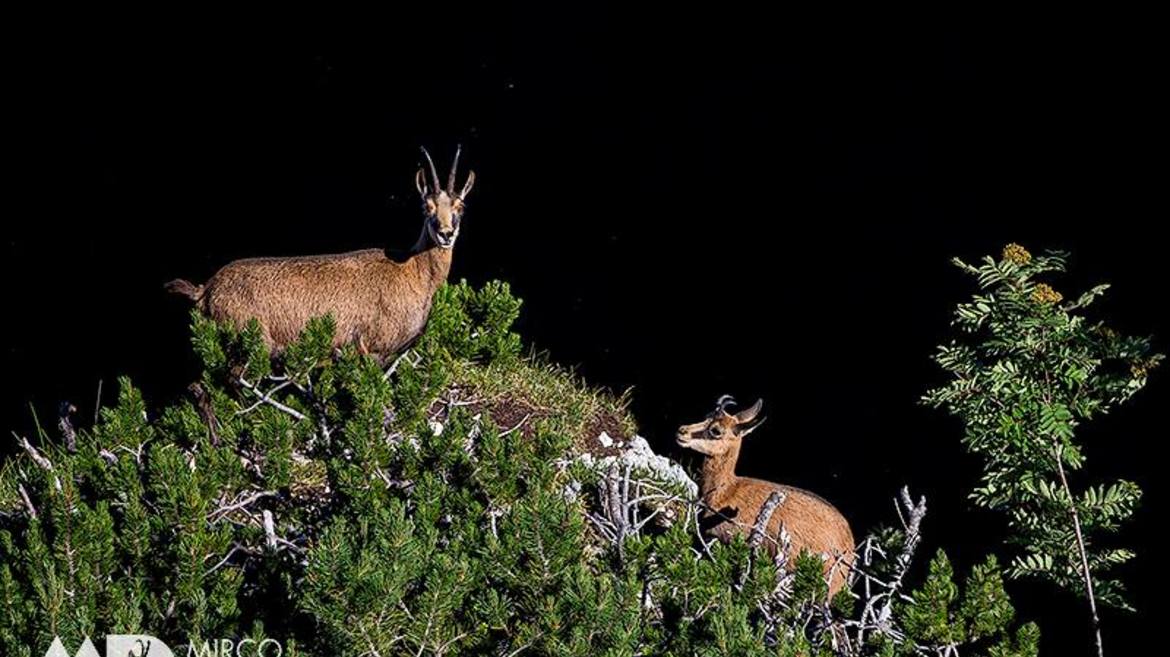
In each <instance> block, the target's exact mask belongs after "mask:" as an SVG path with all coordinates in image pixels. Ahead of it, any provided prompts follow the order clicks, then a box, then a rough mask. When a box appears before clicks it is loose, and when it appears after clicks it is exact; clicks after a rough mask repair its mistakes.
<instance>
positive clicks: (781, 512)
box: [677, 395, 854, 596]
mask: <svg viewBox="0 0 1170 657" xmlns="http://www.w3.org/2000/svg"><path fill="white" fill-rule="evenodd" d="M734 403H735V401H734V400H733V399H731V397H728V396H726V395H725V396H723V397H721V398H719V401H718V402H716V405H715V410H714V411H712V412H711V413H710V414H708V415H707V417H706V418H704V419H703V421H702V422H698V423H696V424H684V425H683V426H681V427H679V428H678V437H677V439H678V444H679V445H681V446H683V447H686V448H688V449H693V450H695V451H696V452H698V453H700V454H702V455H703V465H702V470H701V472H700V475H699V497H700V500H701V502H702V504H703V506H704V507H705V511H704V512H703V520H704V525H705V526H708V527H709V529H708V531H709V533H710V534H712V535H713V536H716V537H718V538H719V539H720V540H722V541H724V542H727V541H730V540H731V539H732V537H734V536H735V535H737V534H740V535H743V536H744V537H747V536H749V535H750V534H751V532H752V528H753V525H754V524H755V522H756V519H757V517H758V516H759V514H760V511H761V509H763V507H764V505H765V504H766V503H767V501H768V498H769V497H770V496H771V495H772V493H779V494H780V499H781V501H780V505H779V506H778V507H776V509H775V512H774V513H773V514H772V517H771V519H770V520H769V521H768V524H767V526H766V527H765V528H764V535H765V536H766V537H768V538H769V539H771V540H765V541H764V544H765V545H766V546H767V548H768V552H769V553H770V554H772V555H773V556H774V555H775V554H776V550H777V547H778V545H779V541H778V537H779V535H780V527H781V525H783V527H784V530H785V531H786V532H787V533H788V536H789V539H790V541H791V543H790V553H789V555H788V556H789V557H790V558H789V560H788V564H789V567H790V568H791V567H792V566H793V565H795V561H796V559H795V557H796V555H798V554H800V552H801V550H807V551H808V552H810V553H812V554H815V555H823V558H825V573H826V574H829V575H830V578H829V595H830V596H832V595H833V594H835V593H836V592H837V591H838V590H840V589H841V587H842V586H843V585H844V583H845V580H846V577H847V575H848V571H849V565H850V564H852V563H853V549H854V544H853V532H852V531H850V530H849V523H848V522H846V520H845V518H844V516H842V515H841V513H840V512H839V511H837V509H835V508H833V505H832V504H829V503H828V502H826V501H825V500H823V499H821V498H820V497H818V496H816V495H814V494H812V493H810V492H808V491H805V490H801V489H799V488H794V487H792V486H784V485H781V484H774V483H772V482H770V481H763V480H761V479H750V478H748V477H740V476H737V475H736V474H735V463H736V461H737V460H738V459H739V447H740V442H741V441H742V440H743V438H744V436H747V435H748V434H749V433H751V432H752V431H754V430H755V428H756V427H758V426H760V424H762V423H763V419H762V418H761V419H760V421H759V422H757V421H756V418H757V417H758V416H759V414H760V409H761V408H762V407H763V400H760V401H757V402H756V403H755V405H753V406H752V407H751V408H747V409H744V410H742V411H740V412H738V413H735V414H732V413H729V412H728V411H727V408H728V407H729V406H731V405H733V404H734Z"/></svg>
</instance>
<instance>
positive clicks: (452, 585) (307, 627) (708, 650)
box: [0, 283, 1035, 657]
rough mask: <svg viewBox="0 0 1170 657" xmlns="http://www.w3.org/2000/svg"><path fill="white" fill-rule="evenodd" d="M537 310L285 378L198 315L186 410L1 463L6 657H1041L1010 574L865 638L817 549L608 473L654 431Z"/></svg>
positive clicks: (678, 487) (452, 326)
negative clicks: (90, 645)
mask: <svg viewBox="0 0 1170 657" xmlns="http://www.w3.org/2000/svg"><path fill="white" fill-rule="evenodd" d="M519 307H520V302H519V301H518V300H516V299H514V298H513V297H512V296H511V294H510V292H509V290H508V287H507V285H506V284H501V283H492V284H488V285H487V286H485V287H484V288H482V289H479V290H475V289H472V288H471V287H469V286H468V285H466V284H465V283H463V284H459V285H450V286H446V287H444V288H442V289H441V290H440V291H439V292H438V293H437V295H436V298H435V305H434V309H433V311H432V317H431V320H430V323H429V325H428V328H427V330H426V333H425V334H424V335H423V336H422V337H421V338H420V339H419V340H418V342H417V343H416V344H415V345H414V346H413V347H412V348H411V349H409V350H408V351H406V352H404V353H403V354H400V355H399V356H398V357H397V358H395V359H393V360H392V362H391V363H389V364H387V366H385V367H382V366H380V365H379V364H377V363H376V362H375V361H374V360H373V359H371V358H369V357H365V356H362V355H359V354H358V353H357V352H356V351H355V350H354V349H352V348H345V349H342V350H340V351H337V352H334V351H333V350H332V349H331V347H330V345H331V338H332V333H333V330H334V326H333V322H332V321H331V320H330V319H329V318H328V317H325V318H320V319H318V320H315V321H314V322H312V323H311V324H310V325H309V326H308V327H307V328H306V330H305V332H304V333H303V335H302V336H301V337H300V339H299V340H298V341H297V342H296V344H294V345H293V346H291V347H290V348H289V349H287V351H286V352H285V353H284V354H282V356H281V357H280V358H278V359H276V360H275V361H273V360H272V359H270V357H269V354H268V353H267V352H266V351H265V348H264V344H263V341H262V340H261V338H260V332H259V329H258V326H256V325H255V324H251V325H248V326H244V327H241V328H239V329H236V328H232V327H227V326H218V325H216V324H214V323H213V322H211V321H209V320H207V319H205V318H203V317H201V316H199V315H198V314H193V315H192V344H193V346H194V349H195V352H196V353H197V354H198V356H199V358H200V360H201V361H202V366H203V367H202V373H201V376H200V378H199V380H198V381H197V382H196V383H195V384H193V385H192V387H191V389H190V394H189V396H187V397H186V398H184V399H181V400H179V401H177V402H175V403H173V404H172V405H170V406H167V407H165V408H162V409H161V410H155V409H154V408H153V407H151V406H149V405H148V404H147V403H146V402H145V401H144V400H143V398H142V396H141V394H140V393H139V392H138V391H137V390H136V389H135V388H134V386H133V385H132V383H131V382H130V381H128V380H122V381H120V387H119V393H118V400H117V404H116V405H114V406H111V407H107V408H103V409H101V412H100V419H99V420H98V422H97V423H96V424H95V425H94V426H92V427H81V428H76V429H75V428H74V427H73V426H72V424H71V421H70V420H69V418H68V415H66V416H64V417H63V419H62V422H61V435H56V434H53V435H50V433H49V432H47V431H39V432H38V434H37V435H35V436H34V437H33V439H32V440H23V439H22V441H21V447H22V452H21V453H20V454H19V455H18V456H17V457H15V458H12V459H9V460H7V461H5V462H4V464H3V466H2V467H0V654H4V655H13V656H18V657H28V656H31V655H41V654H44V650H45V648H46V647H47V646H49V644H50V642H51V641H52V640H53V638H54V637H60V638H61V639H62V640H63V642H64V644H65V645H66V646H68V647H70V648H74V647H76V646H78V645H79V644H80V643H81V641H82V640H83V638H84V637H87V636H88V637H94V638H95V640H98V638H99V637H101V636H102V635H105V634H138V633H143V634H150V635H153V636H157V637H159V638H160V639H162V640H163V641H165V642H166V643H167V644H169V645H170V646H171V647H172V648H176V654H186V649H185V647H186V646H187V645H190V646H192V647H193V648H194V649H196V650H198V649H199V648H200V647H204V648H205V647H206V645H207V642H210V641H214V640H217V639H218V638H220V637H227V638H233V639H236V640H238V639H240V638H243V637H250V638H252V639H254V640H257V641H258V640H261V639H263V638H266V637H272V638H275V639H278V640H279V641H281V643H282V644H283V645H284V653H285V654H296V655H301V654H304V655H339V654H353V655H383V656H385V655H520V654H533V655H748V656H750V655H783V656H790V657H794V656H795V655H845V654H849V655H877V654H881V655H892V654H914V651H915V650H916V649H918V648H919V646H917V645H916V644H913V643H911V641H921V642H924V643H923V645H924V646H925V645H929V646H935V645H936V644H937V645H942V644H943V643H946V645H950V646H958V645H960V644H962V645H967V644H966V643H964V641H966V639H972V640H976V641H981V642H983V643H980V644H977V645H989V646H993V647H992V648H991V649H990V650H991V652H988V653H987V654H988V655H998V656H1000V657H1008V656H1015V655H1018V656H1021V657H1022V656H1025V655H1035V639H1034V630H1032V629H1029V626H1025V628H1024V629H1021V630H1020V631H1019V633H1017V634H1014V635H1012V637H1011V638H1006V639H1005V637H1007V636H1008V635H1007V634H1006V629H1005V628H1006V627H1007V624H1008V623H1010V622H1011V619H1012V615H1013V614H1012V611H1011V607H1010V604H1009V603H1008V601H1007V599H1006V596H1004V595H1003V590H1002V586H1001V584H1000V580H999V574H998V569H997V568H996V567H995V564H994V562H989V563H988V564H985V565H984V566H982V567H980V568H979V569H976V571H974V572H973V573H972V575H971V577H970V578H969V579H968V582H967V585H966V588H965V593H964V594H963V595H964V596H965V597H961V598H960V597H957V596H958V594H957V593H956V594H952V591H953V584H950V583H949V578H950V576H951V574H950V572H949V568H947V567H944V566H945V564H942V563H940V565H938V567H937V568H935V567H932V570H931V574H930V575H929V577H928V578H927V580H926V584H925V585H924V586H923V588H922V589H921V590H919V591H912V592H910V593H909V594H908V596H906V598H905V600H902V598H898V599H899V600H900V601H899V602H898V603H897V604H891V605H890V607H889V608H890V609H891V610H892V613H893V615H892V616H890V617H887V618H884V619H882V620H881V622H882V623H883V625H882V626H881V628H879V629H878V630H875V631H874V632H871V633H870V636H871V637H873V639H872V640H871V641H867V642H866V643H865V644H864V645H854V646H845V645H844V644H843V643H842V641H841V640H840V637H841V636H843V635H842V634H841V633H842V632H844V631H846V629H845V628H847V627H849V626H848V622H849V619H850V618H853V616H852V614H853V613H854V611H855V610H857V609H860V608H861V607H862V603H864V596H861V597H862V599H861V600H854V599H853V598H854V596H853V595H851V594H849V593H843V594H839V595H838V596H837V598H836V599H834V600H827V599H826V596H827V594H826V590H827V589H826V587H825V583H824V581H823V579H822V576H821V563H820V560H819V558H817V557H814V556H811V555H799V556H796V557H794V558H795V569H794V571H792V572H790V571H789V569H786V568H778V567H777V564H776V563H774V562H773V561H772V560H771V559H769V558H768V557H767V556H766V555H765V553H763V552H762V551H759V550H757V549H755V548H754V547H753V546H752V545H751V544H750V543H749V541H748V540H743V539H739V540H736V541H735V542H733V543H731V544H729V545H723V544H721V543H718V542H711V541H706V540H703V539H702V538H700V536H699V532H698V525H697V517H696V514H695V506H694V504H693V503H692V497H693V488H690V487H688V483H689V482H687V481H685V479H680V478H678V477H674V476H671V475H669V472H671V471H672V470H671V469H670V468H663V467H660V466H662V463H661V462H658V463H657V465H655V464H653V463H651V462H650V461H647V456H646V454H645V452H642V453H640V456H638V458H629V454H630V453H632V451H631V452H626V453H607V452H606V451H605V450H599V451H598V453H597V454H595V455H592V454H591V455H590V456H589V457H584V456H583V452H586V451H589V450H590V449H593V448H594V447H595V446H596V444H597V443H596V438H597V436H598V435H599V433H600V432H601V431H606V432H607V433H608V434H609V435H611V436H612V437H613V438H615V439H618V440H621V441H626V442H629V443H631V444H637V443H636V441H637V440H640V439H638V438H636V437H634V423H633V421H632V419H631V418H630V417H629V415H628V413H627V412H626V411H625V406H624V401H623V400H621V399H615V398H613V397H611V396H610V395H608V394H605V393H603V392H599V391H596V390H593V389H590V388H588V387H587V386H585V385H583V384H582V383H581V382H580V381H579V380H577V379H576V378H575V377H574V376H573V375H571V374H570V373H567V372H565V371H563V370H561V369H559V368H557V367H555V366H552V365H550V364H547V363H545V362H543V361H541V360H540V359H537V358H535V357H531V356H528V357H525V356H522V355H521V342H520V339H519V337H518V336H517V335H516V334H515V333H514V332H512V330H511V325H512V322H513V321H514V320H515V318H516V316H517V314H518V312H519ZM643 446H644V444H643ZM656 458H660V457H656ZM648 463H649V464H650V465H648ZM664 473H666V474H664ZM603 501H604V502H606V503H605V504H603V503H602V502H603ZM890 536H891V537H892V538H891V540H894V541H895V542H896V541H897V540H898V538H897V533H896V532H895V533H892V534H890ZM916 541H917V538H915V543H916ZM889 554H890V555H891V557H890V559H891V560H892V559H893V556H892V555H893V554H894V551H893V547H891V549H890V551H889ZM936 561H937V560H936ZM882 563H883V562H875V563H874V568H875V573H878V574H880V572H882ZM780 565H783V564H780ZM908 566H909V564H908V563H902V564H900V565H899V566H898V572H900V573H903V574H904V573H905V570H906V569H907V568H908ZM887 570H888V569H887ZM900 578H901V576H900V575H899V579H900ZM951 622H957V623H959V624H960V627H961V629H960V630H956V631H957V632H959V633H960V634H961V635H962V636H958V635H951V634H947V633H946V632H945V631H943V630H941V629H940V624H941V625H946V624H949V623H951ZM903 625H905V629H902V626H903ZM1005 641H1006V643H1005ZM922 649H923V650H926V649H927V648H922ZM931 649H933V648H931ZM939 654H942V653H939ZM948 654H951V653H948ZM964 654H967V653H964ZM972 654H977V653H972Z"/></svg>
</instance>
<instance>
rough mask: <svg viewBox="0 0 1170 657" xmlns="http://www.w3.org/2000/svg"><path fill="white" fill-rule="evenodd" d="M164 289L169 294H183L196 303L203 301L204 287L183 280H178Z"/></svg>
mask: <svg viewBox="0 0 1170 657" xmlns="http://www.w3.org/2000/svg"><path fill="white" fill-rule="evenodd" d="M163 288H165V289H166V291H167V292H171V293H173V294H181V295H183V296H185V297H187V298H188V299H190V300H192V301H195V302H199V301H200V300H202V299H203V286H202V285H196V284H194V283H192V282H191V281H185V280H183V279H181V278H176V279H175V280H173V281H171V282H169V283H167V284H166V285H164V286H163Z"/></svg>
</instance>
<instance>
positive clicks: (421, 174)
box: [414, 167, 427, 196]
mask: <svg viewBox="0 0 1170 657" xmlns="http://www.w3.org/2000/svg"><path fill="white" fill-rule="evenodd" d="M414 187H415V189H417V190H418V194H419V196H426V195H427V174H426V172H425V171H423V170H422V167H419V170H418V173H416V174H414Z"/></svg>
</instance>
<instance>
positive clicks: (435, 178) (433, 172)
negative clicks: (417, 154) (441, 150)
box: [419, 146, 442, 192]
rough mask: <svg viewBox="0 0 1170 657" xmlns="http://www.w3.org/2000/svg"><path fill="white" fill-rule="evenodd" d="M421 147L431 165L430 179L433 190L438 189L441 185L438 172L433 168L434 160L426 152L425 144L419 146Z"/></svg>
mask: <svg viewBox="0 0 1170 657" xmlns="http://www.w3.org/2000/svg"><path fill="white" fill-rule="evenodd" d="M419 148H421V149H422V152H423V155H425V156H426V157H427V164H429V165H431V180H432V181H433V182H434V185H435V191H436V192H437V191H439V190H440V189H442V187H440V186H439V172H438V171H436V170H435V161H434V160H432V159H431V154H430V153H428V152H427V147H426V146H419Z"/></svg>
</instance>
